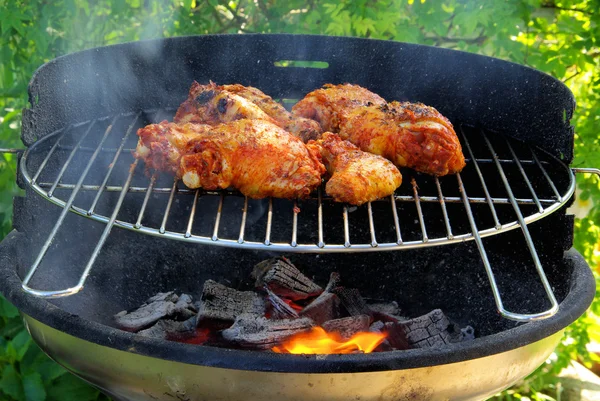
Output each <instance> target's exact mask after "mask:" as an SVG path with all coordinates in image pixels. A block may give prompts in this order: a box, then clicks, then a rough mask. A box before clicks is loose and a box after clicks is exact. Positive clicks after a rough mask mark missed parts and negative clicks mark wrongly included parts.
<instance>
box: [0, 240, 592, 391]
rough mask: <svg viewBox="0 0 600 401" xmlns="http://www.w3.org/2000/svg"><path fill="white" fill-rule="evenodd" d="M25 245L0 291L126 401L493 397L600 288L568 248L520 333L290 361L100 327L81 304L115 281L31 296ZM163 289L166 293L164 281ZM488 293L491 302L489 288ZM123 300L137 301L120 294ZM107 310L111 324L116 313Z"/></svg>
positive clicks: (65, 359) (75, 364) (40, 332)
mask: <svg viewBox="0 0 600 401" xmlns="http://www.w3.org/2000/svg"><path fill="white" fill-rule="evenodd" d="M19 248H20V249H19ZM24 248H27V240H26V239H25V238H24V236H23V235H22V234H18V233H16V232H13V233H11V234H10V235H9V236H8V237H7V238H6V239H5V240H4V241H3V242H2V244H0V260H2V263H1V264H0V291H1V292H2V293H3V294H4V295H5V296H6V297H7V298H8V299H9V300H10V301H11V302H12V303H13V304H14V305H15V306H17V308H19V310H20V311H21V313H22V314H23V318H24V321H25V323H26V325H27V327H28V329H29V332H30V333H31V335H32V337H33V338H34V340H35V341H36V343H38V344H39V345H40V347H41V348H42V349H43V350H44V351H45V352H46V353H47V354H48V355H49V356H50V357H52V358H53V359H54V360H56V361H57V362H58V363H60V364H61V365H63V366H65V367H66V368H67V369H69V370H70V371H71V372H73V373H75V374H77V375H78V376H80V377H82V378H83V379H85V380H87V381H89V382H90V383H92V384H94V385H96V386H98V387H99V388H100V389H101V390H102V391H104V392H106V393H107V394H109V395H111V396H113V397H114V398H115V399H117V400H130V399H131V400H133V399H135V400H156V399H159V400H170V399H173V397H177V396H179V397H183V398H180V399H210V400H264V399H268V398H271V399H277V400H321V399H327V400H347V399H353V398H356V397H358V398H356V399H362V400H398V399H405V398H414V399H431V400H437V399H460V400H477V399H485V398H487V397H489V396H491V395H493V394H495V393H496V392H498V391H501V390H502V389H504V388H507V387H508V386H510V385H511V384H513V383H514V382H516V381H517V380H519V379H521V378H522V377H524V376H526V375H527V374H529V373H531V372H532V371H533V370H534V369H535V368H536V367H537V366H539V365H540V364H541V363H543V362H544V361H545V360H546V359H547V358H548V356H549V355H550V353H551V352H552V350H553V349H554V348H555V346H556V345H557V343H558V342H559V341H560V339H561V337H562V333H563V330H564V328H565V327H566V326H567V325H569V324H570V323H572V322H573V320H574V319H575V318H576V317H577V316H579V315H580V314H581V313H583V312H584V311H585V309H586V308H587V307H588V306H589V304H590V303H591V301H592V299H593V296H594V291H595V287H594V286H595V284H594V279H593V276H592V274H591V272H590V270H589V268H588V266H587V264H586V263H585V261H584V260H583V258H582V257H581V255H579V254H578V253H577V252H576V251H569V252H568V253H567V254H566V258H565V259H564V260H563V261H562V262H561V263H560V266H559V269H556V272H555V274H554V275H552V277H551V279H552V280H553V281H557V280H564V281H562V283H563V284H562V285H560V287H563V288H564V289H565V290H566V295H565V297H564V298H563V299H561V303H560V309H559V312H558V313H557V314H556V315H554V316H553V317H551V318H548V319H545V320H541V321H535V322H530V323H526V324H522V325H519V326H517V327H514V323H512V324H510V322H509V323H506V322H508V321H507V320H505V319H500V318H496V319H495V320H497V321H499V322H504V323H503V324H504V325H505V327H504V330H501V331H499V332H496V333H494V334H490V335H486V336H483V337H481V338H477V339H475V340H473V341H470V342H464V343H459V344H453V345H450V346H446V347H443V348H440V349H416V350H408V351H393V352H382V353H372V354H365V355H329V356H297V355H283V354H272V353H262V352H255V351H241V350H229V349H221V348H213V347H205V346H196V345H188V344H181V343H175V342H168V341H159V340H156V339H150V338H145V337H142V336H139V335H136V334H133V333H127V332H123V331H121V330H118V329H115V328H112V327H110V326H108V325H106V324H102V323H98V322H97V321H95V320H102V318H100V317H99V315H101V314H102V312H101V311H99V310H98V309H97V308H98V306H96V307H94V309H93V310H87V312H86V310H85V308H82V306H83V305H87V306H89V305H101V307H100V308H104V307H106V303H107V302H106V297H105V296H101V295H98V294H102V293H103V292H104V293H107V292H111V291H113V290H112V288H111V287H112V283H110V282H105V284H104V285H100V287H101V288H98V287H97V286H98V285H99V284H98V283H97V282H95V280H92V282H91V283H90V284H89V286H90V287H92V288H86V291H84V292H82V293H81V294H78V295H75V296H73V297H69V298H66V299H65V300H61V301H60V302H58V301H52V302H49V301H47V300H44V299H40V298H36V297H33V296H31V295H28V294H26V293H24V292H23V291H22V290H21V280H20V278H19V277H18V275H17V274H16V271H15V266H16V265H18V264H19V263H20V262H19V256H18V255H19V254H21V253H22V252H27V251H26V249H24ZM439 280H441V281H443V280H444V278H443V277H439ZM154 288H155V289H159V288H163V287H162V286H161V285H160V283H157V282H155V284H154ZM483 288H484V291H483V292H485V293H486V295H487V296H490V294H489V288H487V287H485V286H484V287H483ZM144 290H150V289H149V288H148V287H147V286H146V287H144ZM473 292H477V290H473ZM117 293H118V291H117ZM84 294H88V295H87V296H84ZM91 294H97V295H95V296H90V295H91ZM129 295H130V296H135V295H136V294H129ZM113 301H114V300H113ZM114 302H117V301H114ZM119 302H121V303H128V302H131V300H130V299H127V297H126V296H125V295H121V299H119ZM426 302H427V301H426V300H422V303H426ZM490 302H491V301H490ZM488 303H489V302H488ZM423 306H424V307H429V305H423ZM109 309H113V310H114V309H119V306H114V305H113V306H112V307H111V308H109ZM465 309H468V308H465ZM103 314H104V317H103V318H104V319H108V318H109V315H110V313H109V312H108V311H105V312H104V313H103ZM450 315H451V316H452V313H451V314H450ZM486 319H487V318H483V320H486ZM492 319H493V317H492ZM470 320H471V321H472V322H473V321H475V323H473V324H475V325H477V324H478V323H479V324H480V325H481V324H483V323H485V322H481V321H479V322H477V320H482V319H481V317H479V319H478V318H477V317H472V318H471V319H470ZM511 326H512V328H509V327H511ZM185 397H188V398H185Z"/></svg>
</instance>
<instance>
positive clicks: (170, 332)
mask: <svg viewBox="0 0 600 401" xmlns="http://www.w3.org/2000/svg"><path fill="white" fill-rule="evenodd" d="M138 334H140V335H142V336H144V337H152V338H159V339H161V340H184V339H187V338H191V337H193V336H194V335H195V334H196V318H195V317H191V318H189V319H188V320H186V321H183V322H181V321H176V320H159V321H158V322H157V323H156V324H155V325H154V326H152V327H150V328H148V329H145V330H142V331H140V332H139V333H138Z"/></svg>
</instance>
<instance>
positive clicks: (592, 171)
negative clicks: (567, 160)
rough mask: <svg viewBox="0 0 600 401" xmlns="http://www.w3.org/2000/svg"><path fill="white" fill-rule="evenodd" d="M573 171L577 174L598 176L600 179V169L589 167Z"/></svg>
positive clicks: (575, 168) (576, 168)
mask: <svg viewBox="0 0 600 401" xmlns="http://www.w3.org/2000/svg"><path fill="white" fill-rule="evenodd" d="M571 171H572V172H573V173H575V174H585V173H588V174H596V175H597V176H598V178H600V168H589V167H573V168H571Z"/></svg>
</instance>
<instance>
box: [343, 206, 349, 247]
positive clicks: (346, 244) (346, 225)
mask: <svg viewBox="0 0 600 401" xmlns="http://www.w3.org/2000/svg"><path fill="white" fill-rule="evenodd" d="M342 218H343V219H344V247H346V248H350V246H351V244H350V227H349V223H348V206H345V205H344V211H343V212H342Z"/></svg>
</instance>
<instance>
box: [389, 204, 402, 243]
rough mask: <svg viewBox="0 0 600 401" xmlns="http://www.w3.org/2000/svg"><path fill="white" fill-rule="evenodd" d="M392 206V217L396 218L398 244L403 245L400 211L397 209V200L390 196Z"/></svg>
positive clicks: (395, 226)
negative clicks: (399, 218)
mask: <svg viewBox="0 0 600 401" xmlns="http://www.w3.org/2000/svg"><path fill="white" fill-rule="evenodd" d="M390 205H391V206H392V215H393V216H394V228H395V229H396V243H397V244H398V245H402V233H400V221H399V220H398V209H397V208H396V199H394V195H390Z"/></svg>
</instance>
